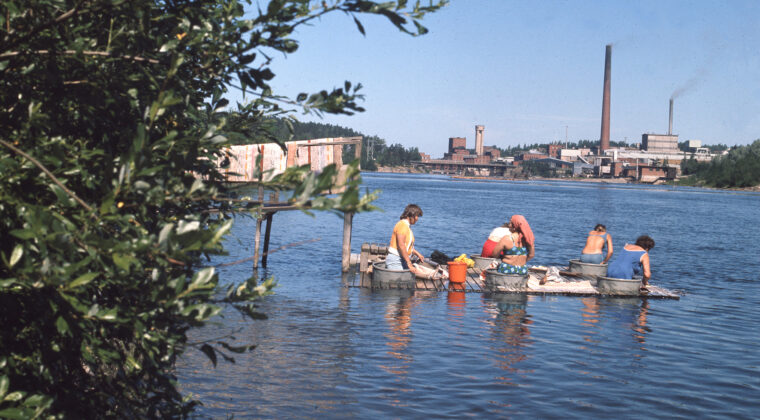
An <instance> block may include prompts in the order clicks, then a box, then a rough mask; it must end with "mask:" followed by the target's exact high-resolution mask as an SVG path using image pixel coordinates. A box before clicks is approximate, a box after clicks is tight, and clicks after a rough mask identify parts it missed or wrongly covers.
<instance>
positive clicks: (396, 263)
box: [385, 252, 409, 271]
mask: <svg viewBox="0 0 760 420" xmlns="http://www.w3.org/2000/svg"><path fill="white" fill-rule="evenodd" d="M385 268H387V269H388V270H398V271H401V270H408V269H409V266H408V265H406V261H404V260H403V259H402V258H401V257H399V256H398V255H396V254H391V253H390V252H389V253H388V256H387V257H385Z"/></svg>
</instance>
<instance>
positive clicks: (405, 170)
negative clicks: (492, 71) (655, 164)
mask: <svg viewBox="0 0 760 420" xmlns="http://www.w3.org/2000/svg"><path fill="white" fill-rule="evenodd" d="M366 172H375V173H394V174H412V175H414V174H420V175H429V173H428V172H422V171H419V170H415V169H413V168H411V167H406V166H394V167H387V166H381V167H378V168H377V170H376V171H366ZM448 176H449V177H451V178H453V179H464V180H480V181H568V182H594V183H604V184H632V185H653V184H648V183H643V182H632V181H630V180H628V179H623V178H544V177H530V178H496V177H488V176H464V175H448ZM654 185H670V186H673V187H690V188H704V189H706V190H716V191H745V192H760V185H756V186H754V187H741V188H739V187H730V188H716V187H709V186H705V185H678V184H667V183H661V184H654Z"/></svg>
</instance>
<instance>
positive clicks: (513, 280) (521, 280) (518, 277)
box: [484, 268, 528, 292]
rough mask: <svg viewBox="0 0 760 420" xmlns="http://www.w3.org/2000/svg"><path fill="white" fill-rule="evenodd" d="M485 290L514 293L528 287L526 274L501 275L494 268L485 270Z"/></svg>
mask: <svg viewBox="0 0 760 420" xmlns="http://www.w3.org/2000/svg"><path fill="white" fill-rule="evenodd" d="M484 284H485V288H486V289H487V290H491V291H495V292H515V291H521V290H525V289H527V287H528V275H527V274H503V273H499V272H498V271H496V269H495V268H491V269H488V270H486V281H485V283H484Z"/></svg>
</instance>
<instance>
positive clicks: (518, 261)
mask: <svg viewBox="0 0 760 420" xmlns="http://www.w3.org/2000/svg"><path fill="white" fill-rule="evenodd" d="M507 227H509V230H510V234H509V235H506V236H504V237H503V238H502V239H501V241H499V244H498V245H496V249H495V252H497V253H498V254H499V258H500V259H501V261H500V262H499V265H498V266H497V267H496V271H498V272H499V273H504V274H522V275H526V274H528V266H527V265H526V264H527V262H528V260H530V259H531V258H533V256H534V255H535V246H534V239H533V231H532V230H531V229H530V225H528V221H527V220H525V217H523V216H521V215H519V214H516V215H514V216H512V218H511V219H510V221H509V224H508V225H507Z"/></svg>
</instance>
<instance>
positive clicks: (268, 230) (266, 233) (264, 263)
mask: <svg viewBox="0 0 760 420" xmlns="http://www.w3.org/2000/svg"><path fill="white" fill-rule="evenodd" d="M272 216H274V213H267V228H266V230H265V231H264V255H262V256H261V266H262V267H264V268H267V257H268V256H269V234H270V233H271V232H272Z"/></svg>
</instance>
